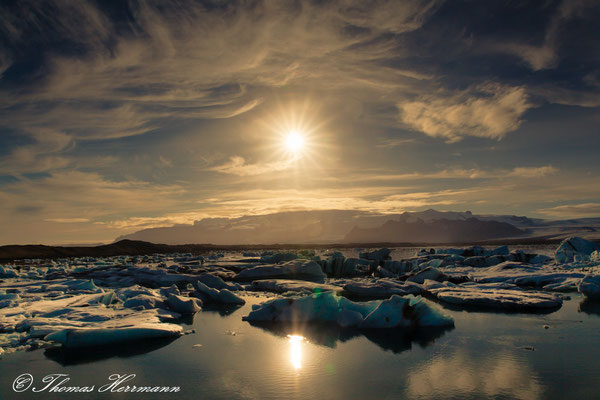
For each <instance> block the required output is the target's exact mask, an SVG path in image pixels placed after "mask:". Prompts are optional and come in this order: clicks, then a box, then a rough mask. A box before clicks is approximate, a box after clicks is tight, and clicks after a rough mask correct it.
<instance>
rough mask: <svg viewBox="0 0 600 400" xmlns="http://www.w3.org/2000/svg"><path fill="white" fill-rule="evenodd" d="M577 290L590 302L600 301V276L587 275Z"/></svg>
mask: <svg viewBox="0 0 600 400" xmlns="http://www.w3.org/2000/svg"><path fill="white" fill-rule="evenodd" d="M577 290H579V293H581V294H583V295H584V296H585V297H587V298H588V299H590V300H594V301H596V300H600V275H586V276H585V277H584V278H583V279H582V280H581V281H580V282H579V285H578V286H577Z"/></svg>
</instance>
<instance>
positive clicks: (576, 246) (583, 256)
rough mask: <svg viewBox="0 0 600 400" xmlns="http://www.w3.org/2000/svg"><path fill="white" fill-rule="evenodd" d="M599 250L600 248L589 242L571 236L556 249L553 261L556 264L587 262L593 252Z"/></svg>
mask: <svg viewBox="0 0 600 400" xmlns="http://www.w3.org/2000/svg"><path fill="white" fill-rule="evenodd" d="M598 250H600V246H599V245H597V244H596V243H594V242H590V241H589V240H585V239H583V238H580V237H578V236H572V237H570V238H567V239H565V240H563V241H562V242H561V244H560V245H559V246H558V249H556V253H555V254H554V259H555V260H556V262H557V263H568V262H573V261H587V260H589V259H590V255H591V254H592V253H593V252H594V251H598Z"/></svg>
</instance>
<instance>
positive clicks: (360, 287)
mask: <svg viewBox="0 0 600 400" xmlns="http://www.w3.org/2000/svg"><path fill="white" fill-rule="evenodd" d="M343 289H344V293H347V294H348V295H350V296H356V297H370V298H388V297H390V296H391V295H393V294H398V295H401V296H403V295H406V294H420V293H423V292H424V289H423V287H422V286H421V285H419V284H418V283H414V282H398V281H394V280H391V279H378V280H376V281H371V282H368V281H363V282H359V281H357V282H350V283H347V284H346V285H344V287H343Z"/></svg>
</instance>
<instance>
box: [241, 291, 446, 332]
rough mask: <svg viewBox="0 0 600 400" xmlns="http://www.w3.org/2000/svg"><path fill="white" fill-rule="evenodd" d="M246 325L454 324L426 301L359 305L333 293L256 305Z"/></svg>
mask: <svg viewBox="0 0 600 400" xmlns="http://www.w3.org/2000/svg"><path fill="white" fill-rule="evenodd" d="M243 319H244V320H245V321H263V322H284V323H298V322H329V323H335V324H338V325H339V326H341V327H345V328H346V327H358V328H361V329H370V328H397V327H411V328H418V327H434V326H436V327H438V326H450V325H453V324H454V322H453V321H452V319H451V318H450V317H447V316H444V315H443V314H441V313H440V312H439V311H438V310H435V309H434V308H433V307H432V306H431V305H430V304H429V303H428V302H427V301H426V300H425V299H423V298H421V297H420V296H418V297H413V296H407V297H400V296H396V295H394V296H392V297H391V298H390V299H388V300H384V301H372V302H368V303H366V304H361V303H356V302H353V301H351V300H348V299H346V298H344V297H340V296H338V295H336V294H334V293H331V292H325V293H318V294H312V295H309V296H304V297H299V298H293V299H274V300H270V301H267V302H265V303H262V304H259V305H256V306H254V307H253V310H252V311H251V312H250V314H248V316H246V317H244V318H243Z"/></svg>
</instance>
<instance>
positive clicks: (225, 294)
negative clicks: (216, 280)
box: [193, 281, 246, 304]
mask: <svg viewBox="0 0 600 400" xmlns="http://www.w3.org/2000/svg"><path fill="white" fill-rule="evenodd" d="M194 287H195V288H196V291H195V292H194V293H193V296H195V297H197V298H199V299H201V300H202V301H203V302H206V303H220V304H245V303H246V301H245V300H244V299H242V298H241V297H239V296H237V295H235V294H234V293H233V292H231V291H229V290H228V289H221V290H217V289H213V288H209V287H208V286H206V285H205V284H204V283H202V282H200V281H198V282H196V283H195V284H194Z"/></svg>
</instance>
